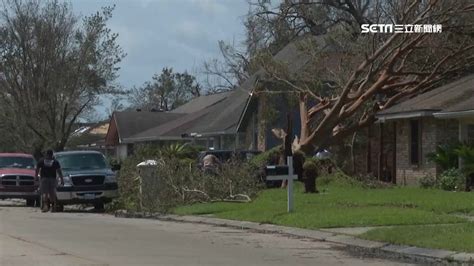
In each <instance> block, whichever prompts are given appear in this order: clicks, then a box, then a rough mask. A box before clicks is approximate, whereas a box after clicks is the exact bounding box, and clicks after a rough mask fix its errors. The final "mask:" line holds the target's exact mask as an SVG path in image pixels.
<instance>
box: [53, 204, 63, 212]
mask: <svg viewBox="0 0 474 266" xmlns="http://www.w3.org/2000/svg"><path fill="white" fill-rule="evenodd" d="M54 211H55V212H63V211H64V205H63V204H61V203H56V206H54Z"/></svg>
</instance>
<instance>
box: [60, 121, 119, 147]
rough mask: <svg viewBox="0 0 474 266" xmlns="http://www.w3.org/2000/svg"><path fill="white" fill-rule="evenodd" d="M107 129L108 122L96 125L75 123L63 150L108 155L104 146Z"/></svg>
mask: <svg viewBox="0 0 474 266" xmlns="http://www.w3.org/2000/svg"><path fill="white" fill-rule="evenodd" d="M108 128H109V121H108V120H107V121H100V122H96V123H77V124H76V125H75V129H74V132H73V133H72V134H71V137H70V138H69V141H68V143H67V145H66V147H65V149H66V150H70V149H81V150H96V151H100V152H102V153H104V154H109V153H111V151H110V150H109V149H108V148H107V147H106V145H105V136H106V134H107V131H108Z"/></svg>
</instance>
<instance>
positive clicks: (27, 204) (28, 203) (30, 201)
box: [26, 199, 35, 207]
mask: <svg viewBox="0 0 474 266" xmlns="http://www.w3.org/2000/svg"><path fill="white" fill-rule="evenodd" d="M26 206H28V207H34V206H35V200H34V199H27V200H26Z"/></svg>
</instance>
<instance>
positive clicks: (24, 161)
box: [0, 156, 35, 169]
mask: <svg viewBox="0 0 474 266" xmlns="http://www.w3.org/2000/svg"><path fill="white" fill-rule="evenodd" d="M0 168H23V169H33V168H35V160H34V159H33V157H31V158H30V157H18V156H12V157H6V156H5V157H0Z"/></svg>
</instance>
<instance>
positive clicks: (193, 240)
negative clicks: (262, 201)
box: [0, 201, 406, 266]
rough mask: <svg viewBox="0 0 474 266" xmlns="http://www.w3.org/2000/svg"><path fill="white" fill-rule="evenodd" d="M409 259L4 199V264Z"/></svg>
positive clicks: (0, 247) (0, 229)
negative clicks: (52, 210) (46, 208)
mask: <svg viewBox="0 0 474 266" xmlns="http://www.w3.org/2000/svg"><path fill="white" fill-rule="evenodd" d="M382 264H383V265H406V264H403V263H401V262H394V261H389V260H383V259H376V258H363V257H358V256H355V255H351V254H349V253H347V252H345V251H344V250H343V249H342V247H340V246H337V245H334V244H330V243H325V242H317V241H316V242H315V241H309V240H301V239H291V238H288V237H285V236H280V235H271V234H259V233H252V232H248V231H243V230H235V229H229V228H221V227H213V226H208V225H196V224H183V223H173V222H162V221H156V220H146V219H127V218H115V217H113V216H111V215H107V214H97V213H88V212H77V211H69V212H64V213H41V212H40V211H39V210H38V209H34V208H27V207H22V206H20V205H18V204H17V203H15V202H11V201H0V265H180V266H182V265H219V266H221V265H228V266H231V265H246V266H248V265H262V266H264V265H272V266H275V265H312V266H314V265H382Z"/></svg>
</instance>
